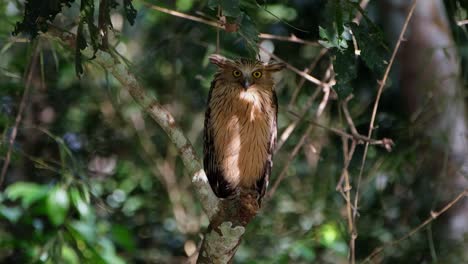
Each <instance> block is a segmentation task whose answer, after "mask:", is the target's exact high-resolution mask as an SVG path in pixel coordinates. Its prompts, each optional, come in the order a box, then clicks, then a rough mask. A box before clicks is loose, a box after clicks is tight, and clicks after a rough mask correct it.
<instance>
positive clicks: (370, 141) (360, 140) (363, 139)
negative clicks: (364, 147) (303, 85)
mask: <svg viewBox="0 0 468 264" xmlns="http://www.w3.org/2000/svg"><path fill="white" fill-rule="evenodd" d="M288 113H290V114H291V115H293V116H295V117H297V118H300V115H299V114H297V113H295V112H293V111H288ZM307 122H309V123H311V124H314V125H316V126H318V127H320V128H323V129H326V130H328V131H330V132H333V133H335V134H337V135H339V136H342V137H346V138H348V139H352V140H355V141H356V143H357V144H364V143H368V144H370V145H377V146H383V147H384V148H385V149H388V147H387V146H388V145H391V144H393V141H392V140H391V139H389V138H383V139H380V140H376V139H370V138H368V137H366V136H363V135H360V134H357V135H352V134H348V133H346V132H344V131H343V130H340V129H337V128H333V127H327V126H325V125H322V124H320V123H317V122H315V121H313V120H307Z"/></svg>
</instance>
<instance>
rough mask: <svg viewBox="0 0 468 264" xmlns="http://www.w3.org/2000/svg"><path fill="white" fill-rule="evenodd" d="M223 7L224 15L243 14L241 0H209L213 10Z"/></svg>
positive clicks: (235, 15)
mask: <svg viewBox="0 0 468 264" xmlns="http://www.w3.org/2000/svg"><path fill="white" fill-rule="evenodd" d="M218 6H220V7H221V9H222V11H223V15H225V16H229V17H238V16H240V15H241V10H240V7H239V6H240V1H239V0H209V1H208V7H209V8H211V9H213V10H218Z"/></svg>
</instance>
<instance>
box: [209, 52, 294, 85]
mask: <svg viewBox="0 0 468 264" xmlns="http://www.w3.org/2000/svg"><path fill="white" fill-rule="evenodd" d="M210 62H211V63H213V64H215V65H216V66H218V67H219V69H218V78H221V79H223V80H224V81H226V82H232V83H236V84H238V85H239V88H243V89H245V90H247V89H248V88H249V87H251V86H253V85H256V87H258V88H269V89H271V87H272V86H273V84H274V80H273V73H275V72H277V71H280V70H282V69H284V67H285V66H286V65H285V64H284V63H269V64H263V63H262V62H260V61H257V60H249V59H245V58H241V59H237V60H230V59H227V58H225V57H223V56H221V55H218V54H213V55H211V56H210Z"/></svg>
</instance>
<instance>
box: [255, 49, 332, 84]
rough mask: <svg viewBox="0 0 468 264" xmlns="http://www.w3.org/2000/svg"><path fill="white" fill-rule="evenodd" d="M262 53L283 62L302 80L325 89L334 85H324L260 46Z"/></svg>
mask: <svg viewBox="0 0 468 264" xmlns="http://www.w3.org/2000/svg"><path fill="white" fill-rule="evenodd" d="M258 47H259V48H260V49H261V50H262V51H264V52H265V53H266V54H268V55H270V57H272V58H273V59H275V60H276V61H278V62H282V63H284V64H285V65H286V67H287V68H288V69H290V70H292V71H293V72H295V73H296V74H297V75H299V76H301V77H302V78H304V79H306V80H308V81H310V82H312V83H314V84H316V85H319V86H321V87H325V86H332V85H333V84H334V83H332V84H327V83H324V82H322V81H320V80H319V79H317V78H315V77H313V76H311V75H310V74H307V72H306V71H301V70H299V69H298V68H296V67H294V66H292V65H291V64H289V63H288V62H286V61H285V60H283V59H281V58H280V57H278V56H276V55H275V54H273V53H271V52H270V51H268V50H267V49H265V48H264V47H262V46H260V45H259V46H258Z"/></svg>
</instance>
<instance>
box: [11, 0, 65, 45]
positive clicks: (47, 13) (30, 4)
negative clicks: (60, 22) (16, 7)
mask: <svg viewBox="0 0 468 264" xmlns="http://www.w3.org/2000/svg"><path fill="white" fill-rule="evenodd" d="M73 2H74V0H41V1H36V0H27V1H26V3H25V8H24V16H23V21H22V22H18V23H16V26H15V30H14V31H13V34H14V35H17V34H19V33H23V32H24V33H26V34H29V35H30V36H31V38H35V37H36V36H37V34H38V32H39V31H42V32H47V29H48V28H49V25H48V23H51V22H52V21H53V20H54V19H55V17H56V16H57V14H58V13H60V12H61V10H62V7H64V6H66V7H70V6H71V3H73Z"/></svg>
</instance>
